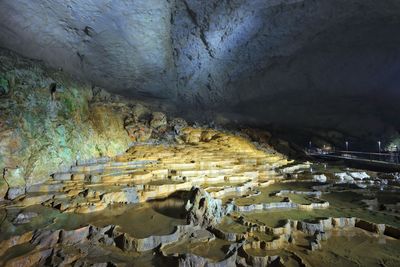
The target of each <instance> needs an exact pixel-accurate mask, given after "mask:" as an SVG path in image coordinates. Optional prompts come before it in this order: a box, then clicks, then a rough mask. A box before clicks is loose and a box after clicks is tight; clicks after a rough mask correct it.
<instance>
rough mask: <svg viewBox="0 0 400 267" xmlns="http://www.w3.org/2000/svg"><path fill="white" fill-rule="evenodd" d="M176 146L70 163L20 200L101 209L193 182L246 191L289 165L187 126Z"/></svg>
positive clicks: (235, 139)
mask: <svg viewBox="0 0 400 267" xmlns="http://www.w3.org/2000/svg"><path fill="white" fill-rule="evenodd" d="M181 138H182V140H180V142H181V144H175V145H174V144H169V145H136V146H134V147H132V148H130V149H129V150H128V151H127V152H126V153H125V154H123V155H121V156H117V157H115V158H113V159H100V160H98V161H95V162H94V163H89V164H83V165H77V166H72V167H71V171H70V172H64V173H55V174H54V175H53V176H52V178H51V179H50V180H48V181H47V182H46V183H44V184H39V185H34V186H32V187H30V188H29V189H28V194H27V195H26V196H25V197H24V198H23V199H22V200H21V201H22V202H21V203H23V205H32V204H40V203H43V204H44V205H48V206H51V207H54V208H57V209H59V210H61V211H63V212H77V213H88V212H94V211H100V210H102V209H104V208H106V207H107V206H108V205H110V204H115V203H125V204H130V203H140V202H145V201H148V200H153V199H157V198H163V197H167V196H168V195H170V194H172V193H174V192H176V191H181V190H190V189H191V188H192V187H193V186H200V187H203V188H206V189H207V190H209V191H210V192H211V195H212V196H216V197H223V196H224V195H228V194H235V193H237V194H239V195H240V194H245V193H246V192H247V191H248V189H249V188H252V187H254V186H256V185H258V184H262V183H268V182H270V181H273V180H274V179H279V178H280V176H279V174H278V173H277V172H276V171H275V169H276V168H278V167H281V166H283V165H285V164H287V163H288V160H287V159H286V158H285V157H284V156H283V155H281V154H279V153H276V152H274V153H266V152H264V151H262V150H258V149H257V148H256V147H255V146H254V145H253V144H251V143H249V142H248V141H247V140H246V139H244V138H243V137H239V136H234V135H230V134H224V133H220V132H216V131H214V130H202V129H193V128H187V129H186V130H185V131H184V134H183V136H182V137H181Z"/></svg>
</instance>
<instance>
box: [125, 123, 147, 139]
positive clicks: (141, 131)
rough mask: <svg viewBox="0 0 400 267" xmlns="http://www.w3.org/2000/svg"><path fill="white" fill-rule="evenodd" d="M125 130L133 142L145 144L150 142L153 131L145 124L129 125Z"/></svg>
mask: <svg viewBox="0 0 400 267" xmlns="http://www.w3.org/2000/svg"><path fill="white" fill-rule="evenodd" d="M125 129H126V131H127V132H128V135H129V137H130V139H131V140H132V141H133V142H145V141H147V140H149V139H150V137H151V133H152V131H153V130H152V129H151V128H149V127H148V126H147V125H145V124H143V123H137V124H131V125H127V126H125Z"/></svg>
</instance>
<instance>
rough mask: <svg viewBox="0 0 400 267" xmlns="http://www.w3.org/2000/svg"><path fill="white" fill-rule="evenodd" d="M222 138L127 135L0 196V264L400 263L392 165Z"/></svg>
mask: <svg viewBox="0 0 400 267" xmlns="http://www.w3.org/2000/svg"><path fill="white" fill-rule="evenodd" d="M230 138H231V137H229V138H227V137H224V138H222V139H220V138H217V137H215V138H211V139H210V140H211V141H208V142H207V143H200V144H197V145H193V146H179V147H176V149H174V148H173V147H172V148H171V147H168V149H169V152H168V153H164V154H165V158H163V157H162V155H164V154H163V153H158V152H157V151H164V150H165V149H166V148H162V147H159V148H157V147H152V148H151V150H152V151H153V150H154V152H152V153H145V151H146V148H145V147H135V149H134V150H133V151H130V152H129V153H128V154H127V155H125V156H123V157H120V158H119V159H114V160H115V161H114V162H113V161H111V162H108V163H106V164H104V163H102V164H97V165H87V166H74V167H73V173H72V174H59V175H57V174H56V175H54V177H53V180H49V181H48V182H46V184H43V185H39V186H33V187H32V188H30V191H29V192H27V194H26V195H24V196H23V197H21V198H17V199H15V200H13V201H5V202H1V204H0V205H1V206H0V223H1V225H0V266H44V265H46V266H400V252H399V251H400V240H399V239H400V213H399V212H400V176H399V175H398V174H383V173H375V172H367V171H363V170H354V169H348V168H346V167H343V166H332V167H331V166H329V165H325V164H324V165H320V164H310V163H299V164H297V163H290V162H289V161H287V160H286V159H285V158H284V157H282V156H281V155H279V154H274V153H272V154H271V153H266V152H265V151H260V150H259V149H257V148H256V147H254V146H252V145H250V144H248V143H246V142H245V141H243V140H242V139H240V138H239V137H232V139H230ZM232 142H233V143H235V142H236V144H237V145H238V146H239V145H241V146H242V148H243V149H237V146H232V145H231V144H232ZM241 142H243V143H241ZM142 150H143V151H142ZM154 153H155V154H157V157H156V155H155V154H154ZM213 154H215V155H218V156H215V157H212V156H210V155H213ZM193 158H196V161H194V160H193ZM288 164H289V165H288ZM57 177H62V179H61V178H60V179H58V178H57Z"/></svg>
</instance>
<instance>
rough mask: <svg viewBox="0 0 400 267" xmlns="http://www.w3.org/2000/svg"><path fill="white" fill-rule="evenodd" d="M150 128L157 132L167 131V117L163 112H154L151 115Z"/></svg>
mask: <svg viewBox="0 0 400 267" xmlns="http://www.w3.org/2000/svg"><path fill="white" fill-rule="evenodd" d="M151 117H152V118H151V121H150V127H151V128H153V129H157V130H164V131H165V130H166V128H167V116H166V115H165V114H164V113H162V112H153V113H152V114H151Z"/></svg>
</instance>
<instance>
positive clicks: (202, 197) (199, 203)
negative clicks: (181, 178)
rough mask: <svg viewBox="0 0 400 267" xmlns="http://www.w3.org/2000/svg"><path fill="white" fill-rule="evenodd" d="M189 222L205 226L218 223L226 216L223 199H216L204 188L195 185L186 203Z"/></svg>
mask: <svg viewBox="0 0 400 267" xmlns="http://www.w3.org/2000/svg"><path fill="white" fill-rule="evenodd" d="M186 208H187V209H188V211H189V212H188V223H189V224H191V223H192V224H193V225H200V226H202V227H203V228H206V227H209V226H213V225H216V224H217V223H219V222H220V221H221V219H222V217H223V216H224V210H223V207H222V201H221V199H214V198H212V197H211V196H210V194H209V193H207V192H206V191H205V190H204V189H202V188H198V187H194V188H192V190H191V197H190V199H189V201H188V204H187V205H186Z"/></svg>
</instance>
